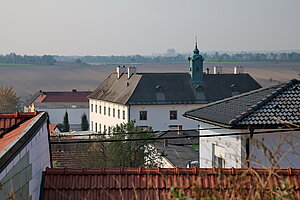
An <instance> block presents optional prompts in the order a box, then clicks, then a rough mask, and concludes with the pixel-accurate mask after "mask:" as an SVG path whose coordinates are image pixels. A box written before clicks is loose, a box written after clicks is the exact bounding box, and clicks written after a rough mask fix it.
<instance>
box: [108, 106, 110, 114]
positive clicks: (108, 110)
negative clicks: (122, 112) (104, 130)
mask: <svg viewBox="0 0 300 200" xmlns="http://www.w3.org/2000/svg"><path fill="white" fill-rule="evenodd" d="M108 116H110V107H108Z"/></svg>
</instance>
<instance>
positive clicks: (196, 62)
mask: <svg viewBox="0 0 300 200" xmlns="http://www.w3.org/2000/svg"><path fill="white" fill-rule="evenodd" d="M188 60H189V65H190V69H189V70H190V72H189V73H190V75H191V78H192V82H202V81H203V61H204V59H203V57H202V56H201V55H200V54H199V49H198V47H197V41H196V45H195V49H194V54H193V55H192V56H191V57H189V58H188Z"/></svg>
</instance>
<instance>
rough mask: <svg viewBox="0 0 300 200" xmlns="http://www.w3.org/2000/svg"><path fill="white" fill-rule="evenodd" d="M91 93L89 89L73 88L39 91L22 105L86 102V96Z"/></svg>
mask: <svg viewBox="0 0 300 200" xmlns="http://www.w3.org/2000/svg"><path fill="white" fill-rule="evenodd" d="M91 93H92V92H91V91H77V90H75V89H73V90H72V91H53V92H52V91H39V92H37V93H35V94H34V95H33V96H31V97H30V98H29V99H28V100H27V101H26V103H25V104H24V105H25V106H29V105H31V104H32V103H34V102H36V103H41V102H46V103H50V102H53V103H54V102H88V98H87V96H88V95H89V94H91Z"/></svg>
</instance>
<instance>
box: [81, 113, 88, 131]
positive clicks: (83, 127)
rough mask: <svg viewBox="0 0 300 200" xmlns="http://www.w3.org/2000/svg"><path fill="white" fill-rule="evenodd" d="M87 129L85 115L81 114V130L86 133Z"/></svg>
mask: <svg viewBox="0 0 300 200" xmlns="http://www.w3.org/2000/svg"><path fill="white" fill-rule="evenodd" d="M88 129H89V122H88V120H87V117H86V114H85V113H83V115H82V116H81V130H83V131H87V130H88Z"/></svg>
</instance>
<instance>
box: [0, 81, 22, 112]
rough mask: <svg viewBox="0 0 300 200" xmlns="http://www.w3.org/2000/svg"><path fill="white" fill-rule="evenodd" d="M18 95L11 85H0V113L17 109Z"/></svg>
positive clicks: (18, 106)
mask: <svg viewBox="0 0 300 200" xmlns="http://www.w3.org/2000/svg"><path fill="white" fill-rule="evenodd" d="M19 99H20V98H19V97H17V95H16V93H15V92H14V91H13V89H12V87H4V86H1V87H0V113H10V112H16V111H18V110H19V108H20V105H19Z"/></svg>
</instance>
